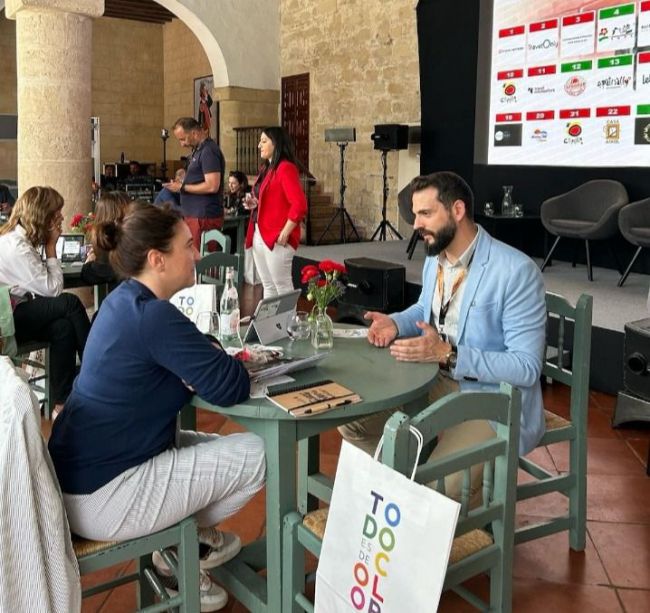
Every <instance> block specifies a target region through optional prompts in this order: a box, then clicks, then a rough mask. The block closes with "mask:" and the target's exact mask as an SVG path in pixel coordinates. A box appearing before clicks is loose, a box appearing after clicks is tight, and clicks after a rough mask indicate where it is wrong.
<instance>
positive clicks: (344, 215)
mask: <svg viewBox="0 0 650 613" xmlns="http://www.w3.org/2000/svg"><path fill="white" fill-rule="evenodd" d="M336 144H337V145H338V147H339V151H340V154H341V156H340V163H339V173H340V174H339V177H340V187H339V208H338V209H336V212H335V213H334V215H333V216H332V219H330V221H329V223H328V224H327V227H326V228H325V230H323V233H322V234H321V235H320V237H319V238H318V240H317V241H316V245H320V243H321V241H322V240H323V238H324V237H325V235H326V234H327V233H328V232H329V229H330V228H331V227H332V225H333V224H334V222H335V221H336V220H337V219H339V241H340V242H341V243H346V242H347V240H348V233H347V231H346V229H345V220H346V219H347V221H348V223H349V224H350V228H351V229H352V232H354V235H355V236H356V237H357V242H359V241H360V240H361V237H360V236H359V233H358V232H357V229H356V228H355V227H354V222H353V221H352V218H351V217H350V214H349V213H348V212H347V210H346V208H345V190H346V188H347V184H346V183H345V148H346V147H347V146H348V143H336Z"/></svg>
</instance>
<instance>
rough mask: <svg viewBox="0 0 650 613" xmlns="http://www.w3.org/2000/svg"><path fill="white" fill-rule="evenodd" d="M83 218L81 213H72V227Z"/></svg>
mask: <svg viewBox="0 0 650 613" xmlns="http://www.w3.org/2000/svg"><path fill="white" fill-rule="evenodd" d="M83 218H84V216H83V215H82V214H81V213H77V214H76V215H73V216H72V219H71V220H70V225H71V226H72V227H73V228H76V227H77V226H78V225H79V224H80V223H81V220H82V219H83Z"/></svg>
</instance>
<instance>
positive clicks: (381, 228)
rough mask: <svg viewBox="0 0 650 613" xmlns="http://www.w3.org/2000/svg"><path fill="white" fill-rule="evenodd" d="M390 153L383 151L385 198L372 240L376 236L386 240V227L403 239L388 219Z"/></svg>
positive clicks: (382, 166) (382, 164) (382, 165)
mask: <svg viewBox="0 0 650 613" xmlns="http://www.w3.org/2000/svg"><path fill="white" fill-rule="evenodd" d="M387 155H388V150H387V149H382V151H381V168H382V176H383V179H384V200H383V203H382V206H381V221H380V222H379V225H378V226H377V229H376V230H375V231H374V232H373V235H372V237H371V238H370V240H371V241H374V240H375V237H377V235H379V236H378V237H377V239H378V240H380V241H385V240H386V227H388V229H389V230H390V231H391V233H392V234H393V235H394V236H396V237H397V238H399V239H400V240H402V235H401V234H400V233H399V232H398V231H397V230H396V229H395V227H394V226H393V224H392V223H390V221H388V219H386V203H387V202H388V176H387V174H386V156H387Z"/></svg>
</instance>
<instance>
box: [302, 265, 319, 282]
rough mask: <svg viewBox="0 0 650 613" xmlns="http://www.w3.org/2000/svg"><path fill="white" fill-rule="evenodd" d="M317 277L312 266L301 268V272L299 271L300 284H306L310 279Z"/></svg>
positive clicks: (316, 269)
mask: <svg viewBox="0 0 650 613" xmlns="http://www.w3.org/2000/svg"><path fill="white" fill-rule="evenodd" d="M318 275H320V272H319V271H318V268H317V267H316V266H314V265H313V264H308V265H307V266H303V268H302V270H301V271H300V282H301V283H308V282H309V280H310V279H313V278H314V277H317V276H318Z"/></svg>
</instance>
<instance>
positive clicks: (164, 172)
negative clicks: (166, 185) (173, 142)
mask: <svg viewBox="0 0 650 613" xmlns="http://www.w3.org/2000/svg"><path fill="white" fill-rule="evenodd" d="M160 138H161V139H162V143H163V159H162V164H161V165H160V172H161V174H162V178H163V181H167V139H168V138H169V130H167V129H165V128H163V129H162V130H161V132H160Z"/></svg>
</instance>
